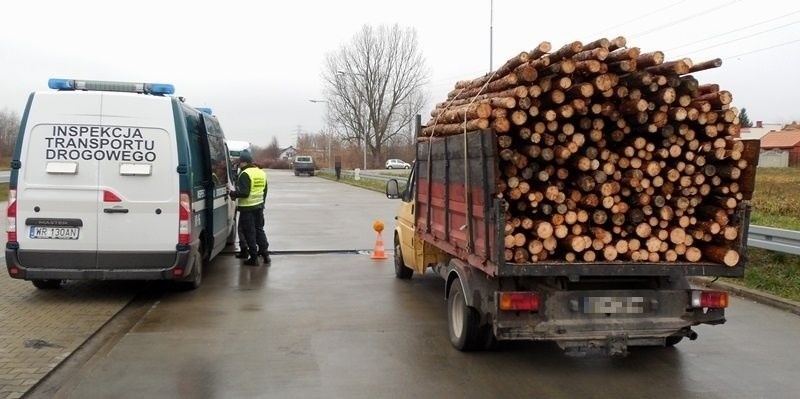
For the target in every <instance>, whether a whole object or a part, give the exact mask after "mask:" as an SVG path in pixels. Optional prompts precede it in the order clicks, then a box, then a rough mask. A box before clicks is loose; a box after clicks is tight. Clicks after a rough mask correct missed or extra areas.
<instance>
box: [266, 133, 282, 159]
mask: <svg viewBox="0 0 800 399" xmlns="http://www.w3.org/2000/svg"><path fill="white" fill-rule="evenodd" d="M266 155H267V156H268V157H269V158H270V159H278V158H280V156H281V147H280V146H279V145H278V138H277V137H275V136H272V141H271V142H270V143H269V145H268V146H267V151H266Z"/></svg>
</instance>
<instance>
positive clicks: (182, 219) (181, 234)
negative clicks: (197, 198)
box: [178, 193, 192, 245]
mask: <svg viewBox="0 0 800 399" xmlns="http://www.w3.org/2000/svg"><path fill="white" fill-rule="evenodd" d="M191 217H192V202H191V200H190V197H189V193H181V201H180V204H179V205H178V244H184V245H189V238H190V236H191V233H192V231H191V228H190V227H189V226H190V224H189V221H190V220H191Z"/></svg>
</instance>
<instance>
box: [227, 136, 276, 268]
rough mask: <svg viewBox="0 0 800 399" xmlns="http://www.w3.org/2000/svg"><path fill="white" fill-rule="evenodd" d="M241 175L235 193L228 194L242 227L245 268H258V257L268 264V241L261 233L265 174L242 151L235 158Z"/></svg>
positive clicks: (262, 232)
mask: <svg viewBox="0 0 800 399" xmlns="http://www.w3.org/2000/svg"><path fill="white" fill-rule="evenodd" d="M239 166H240V168H241V172H240V173H239V179H238V181H237V183H236V190H232V191H230V192H229V195H230V196H231V198H237V207H236V208H237V209H238V210H239V224H240V225H241V226H242V230H243V232H244V238H245V241H246V242H247V250H248V252H249V255H250V256H249V257H248V258H247V260H245V261H244V264H245V265H249V266H258V263H259V262H258V257H259V256H262V257H263V258H264V263H267V264H269V263H270V258H269V242H267V235H266V233H264V202H265V200H266V198H267V174H266V173H264V171H263V170H261V168H259V167H258V166H256V165H255V164H254V163H253V156H252V155H250V152H249V151H247V150H245V151H242V153H241V154H240V155H239Z"/></svg>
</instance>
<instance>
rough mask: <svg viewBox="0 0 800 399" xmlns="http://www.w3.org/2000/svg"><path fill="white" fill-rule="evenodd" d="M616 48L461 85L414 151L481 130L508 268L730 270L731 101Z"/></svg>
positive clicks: (734, 224)
mask: <svg viewBox="0 0 800 399" xmlns="http://www.w3.org/2000/svg"><path fill="white" fill-rule="evenodd" d="M720 65H721V61H720V60H719V59H716V60H712V61H708V62H703V63H698V64H695V63H693V62H692V61H691V60H689V59H686V58H684V59H679V60H675V61H668V62H667V61H665V60H664V54H663V53H662V52H660V51H655V52H648V53H645V52H641V51H640V49H639V48H636V47H627V46H626V40H625V38H622V37H619V38H616V39H613V40H608V39H600V40H597V41H594V42H591V43H588V44H583V43H581V42H573V43H569V44H567V45H565V46H563V47H561V48H560V49H557V50H555V51H552V49H551V46H550V43H547V42H543V43H541V44H539V45H538V46H537V47H536V48H535V49H533V50H532V51H527V52H523V53H520V54H519V55H517V56H516V57H514V58H512V59H510V60H508V61H507V62H506V63H505V64H504V65H503V66H501V67H500V68H499V69H497V70H496V71H494V72H492V73H489V74H487V75H485V76H483V77H480V78H477V79H474V80H469V81H459V82H457V83H456V86H455V89H454V90H453V91H452V92H450V94H449V95H448V98H447V101H445V102H442V103H440V104H438V105H437V107H436V108H435V109H434V110H433V111H432V112H431V116H432V118H431V120H430V121H429V122H428V123H427V124H426V127H424V128H423V135H424V136H427V137H422V138H421V140H430V137H431V136H434V137H435V136H447V135H454V134H462V133H464V132H465V131H474V130H481V129H487V128H491V129H493V130H494V132H495V133H496V135H497V145H498V154H499V157H500V162H499V165H498V169H499V174H498V176H500V178H499V179H498V181H497V196H498V197H501V198H503V199H505V200H506V203H507V205H508V208H507V210H506V223H505V248H506V249H505V258H506V261H509V262H512V263H530V262H541V261H545V260H554V261H567V262H610V261H618V260H622V261H635V262H686V261H688V262H713V263H719V264H725V265H728V266H735V265H737V264H738V262H739V255H740V253H739V251H740V250H741V249H740V248H739V245H738V243H737V242H738V240H739V235H740V231H739V230H740V229H741V227H742V226H741V225H740V223H741V221H739V220H738V219H739V218H737V217H736V215H737V209H738V207H739V204H740V202H741V201H743V200H747V199H750V198H749V196H748V195H749V194H748V193H752V187H745V186H746V185H750V182H746V181H745V179H744V178H742V179H740V177H741V176H742V175H743V174H745V175H746V174H749V173H751V172H750V169H752V168H751V167H750V165H749V164H748V160H751V162H752V160H753V159H754V154H748V151H751V150H749V149H748V150H746V149H745V146H744V144H743V142H741V141H738V140H733V139H732V136H733V135H736V134H737V133H738V130H739V121H738V116H737V111H736V110H735V109H734V108H731V107H730V103H731V94H730V93H729V92H727V91H721V90H720V88H719V86H718V85H716V84H699V83H698V81H697V79H695V78H694V77H693V76H691V75H689V74H690V73H695V72H699V71H702V70H706V69H709V68H715V67H719V66H720Z"/></svg>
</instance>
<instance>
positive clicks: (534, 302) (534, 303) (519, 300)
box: [498, 291, 539, 312]
mask: <svg viewBox="0 0 800 399" xmlns="http://www.w3.org/2000/svg"><path fill="white" fill-rule="evenodd" d="M498 296H499V299H500V300H499V301H498V303H499V305H500V310H525V311H530V312H537V311H539V293H538V292H535V291H531V292H500V293H499V295H498Z"/></svg>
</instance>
